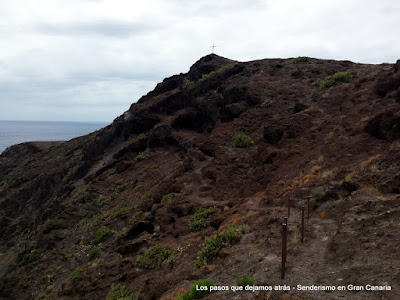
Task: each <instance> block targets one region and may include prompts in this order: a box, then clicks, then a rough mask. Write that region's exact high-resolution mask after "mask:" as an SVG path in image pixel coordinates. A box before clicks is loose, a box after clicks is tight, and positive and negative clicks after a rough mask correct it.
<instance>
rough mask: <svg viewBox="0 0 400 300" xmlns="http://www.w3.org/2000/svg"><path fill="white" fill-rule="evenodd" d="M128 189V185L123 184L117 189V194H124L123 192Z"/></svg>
mask: <svg viewBox="0 0 400 300" xmlns="http://www.w3.org/2000/svg"><path fill="white" fill-rule="evenodd" d="M127 188H128V185H127V184H122V185H120V186H119V187H117V193H122V192H123V191H125V190H126V189H127Z"/></svg>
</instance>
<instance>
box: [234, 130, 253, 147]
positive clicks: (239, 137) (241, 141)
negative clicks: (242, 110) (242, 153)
mask: <svg viewBox="0 0 400 300" xmlns="http://www.w3.org/2000/svg"><path fill="white" fill-rule="evenodd" d="M232 143H233V145H234V146H235V147H239V148H247V147H250V146H251V145H254V142H253V140H252V139H251V137H249V136H248V135H247V134H245V133H243V132H239V133H235V134H234V135H233V137H232Z"/></svg>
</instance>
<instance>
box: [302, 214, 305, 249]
mask: <svg viewBox="0 0 400 300" xmlns="http://www.w3.org/2000/svg"><path fill="white" fill-rule="evenodd" d="M304 209H305V207H304V206H302V207H301V242H302V243H303V242H304Z"/></svg>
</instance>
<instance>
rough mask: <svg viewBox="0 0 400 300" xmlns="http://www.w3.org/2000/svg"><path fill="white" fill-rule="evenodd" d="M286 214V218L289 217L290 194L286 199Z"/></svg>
mask: <svg viewBox="0 0 400 300" xmlns="http://www.w3.org/2000/svg"><path fill="white" fill-rule="evenodd" d="M287 216H288V218H289V217H290V196H289V197H288V200H287Z"/></svg>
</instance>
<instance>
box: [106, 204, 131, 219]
mask: <svg viewBox="0 0 400 300" xmlns="http://www.w3.org/2000/svg"><path fill="white" fill-rule="evenodd" d="M131 209H132V207H131V206H126V207H118V208H114V210H113V212H112V215H111V216H110V219H113V218H115V217H117V216H119V215H120V214H123V213H124V212H127V211H130V210H131Z"/></svg>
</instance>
